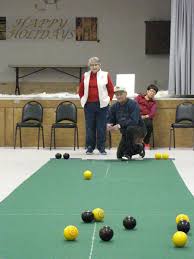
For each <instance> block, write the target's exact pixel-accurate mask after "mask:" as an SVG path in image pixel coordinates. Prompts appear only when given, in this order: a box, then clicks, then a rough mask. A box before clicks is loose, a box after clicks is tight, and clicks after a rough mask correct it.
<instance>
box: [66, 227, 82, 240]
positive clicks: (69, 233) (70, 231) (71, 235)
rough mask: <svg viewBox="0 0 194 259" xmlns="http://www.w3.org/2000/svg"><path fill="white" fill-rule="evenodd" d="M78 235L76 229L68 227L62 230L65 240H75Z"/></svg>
mask: <svg viewBox="0 0 194 259" xmlns="http://www.w3.org/2000/svg"><path fill="white" fill-rule="evenodd" d="M78 235H79V231H78V229H77V227H75V226H72V225H69V226H67V227H65V228H64V237H65V239H66V240H75V239H76V238H77V237H78Z"/></svg>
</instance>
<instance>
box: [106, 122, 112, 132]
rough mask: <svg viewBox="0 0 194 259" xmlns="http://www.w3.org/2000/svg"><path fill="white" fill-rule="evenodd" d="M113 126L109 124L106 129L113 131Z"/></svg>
mask: <svg viewBox="0 0 194 259" xmlns="http://www.w3.org/2000/svg"><path fill="white" fill-rule="evenodd" d="M112 125H113V124H112V123H107V124H106V129H107V130H108V131H110V130H112V128H113V126H112Z"/></svg>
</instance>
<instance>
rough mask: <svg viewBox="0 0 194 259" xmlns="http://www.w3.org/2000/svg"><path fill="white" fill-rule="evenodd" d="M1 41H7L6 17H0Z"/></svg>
mask: <svg viewBox="0 0 194 259" xmlns="http://www.w3.org/2000/svg"><path fill="white" fill-rule="evenodd" d="M0 40H6V17H0Z"/></svg>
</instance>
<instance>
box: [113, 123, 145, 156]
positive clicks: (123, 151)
mask: <svg viewBox="0 0 194 259" xmlns="http://www.w3.org/2000/svg"><path fill="white" fill-rule="evenodd" d="M137 127H139V126H137ZM139 128H140V127H139ZM121 133H122V137H121V141H120V143H119V146H118V148H117V158H122V157H123V156H125V155H127V156H129V157H132V156H133V155H136V154H140V153H141V152H142V150H143V149H144V145H143V144H139V143H136V142H135V137H134V136H135V134H136V126H131V127H130V126H129V127H128V128H127V129H126V130H125V131H122V132H121ZM141 134H142V135H143V136H145V129H144V127H142V130H141Z"/></svg>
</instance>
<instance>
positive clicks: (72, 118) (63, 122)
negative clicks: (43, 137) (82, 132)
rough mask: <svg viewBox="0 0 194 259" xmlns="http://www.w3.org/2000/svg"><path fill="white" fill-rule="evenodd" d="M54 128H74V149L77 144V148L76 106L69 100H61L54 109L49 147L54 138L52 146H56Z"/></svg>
mask: <svg viewBox="0 0 194 259" xmlns="http://www.w3.org/2000/svg"><path fill="white" fill-rule="evenodd" d="M55 129H74V150H75V146H76V144H77V148H79V136H78V127H77V107H76V105H75V104H74V103H72V102H70V101H64V102H61V103H60V104H59V105H58V106H57V109H56V120H55V123H53V124H52V127H51V139H50V149H51V147H52V142H53V138H54V148H56V137H55Z"/></svg>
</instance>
